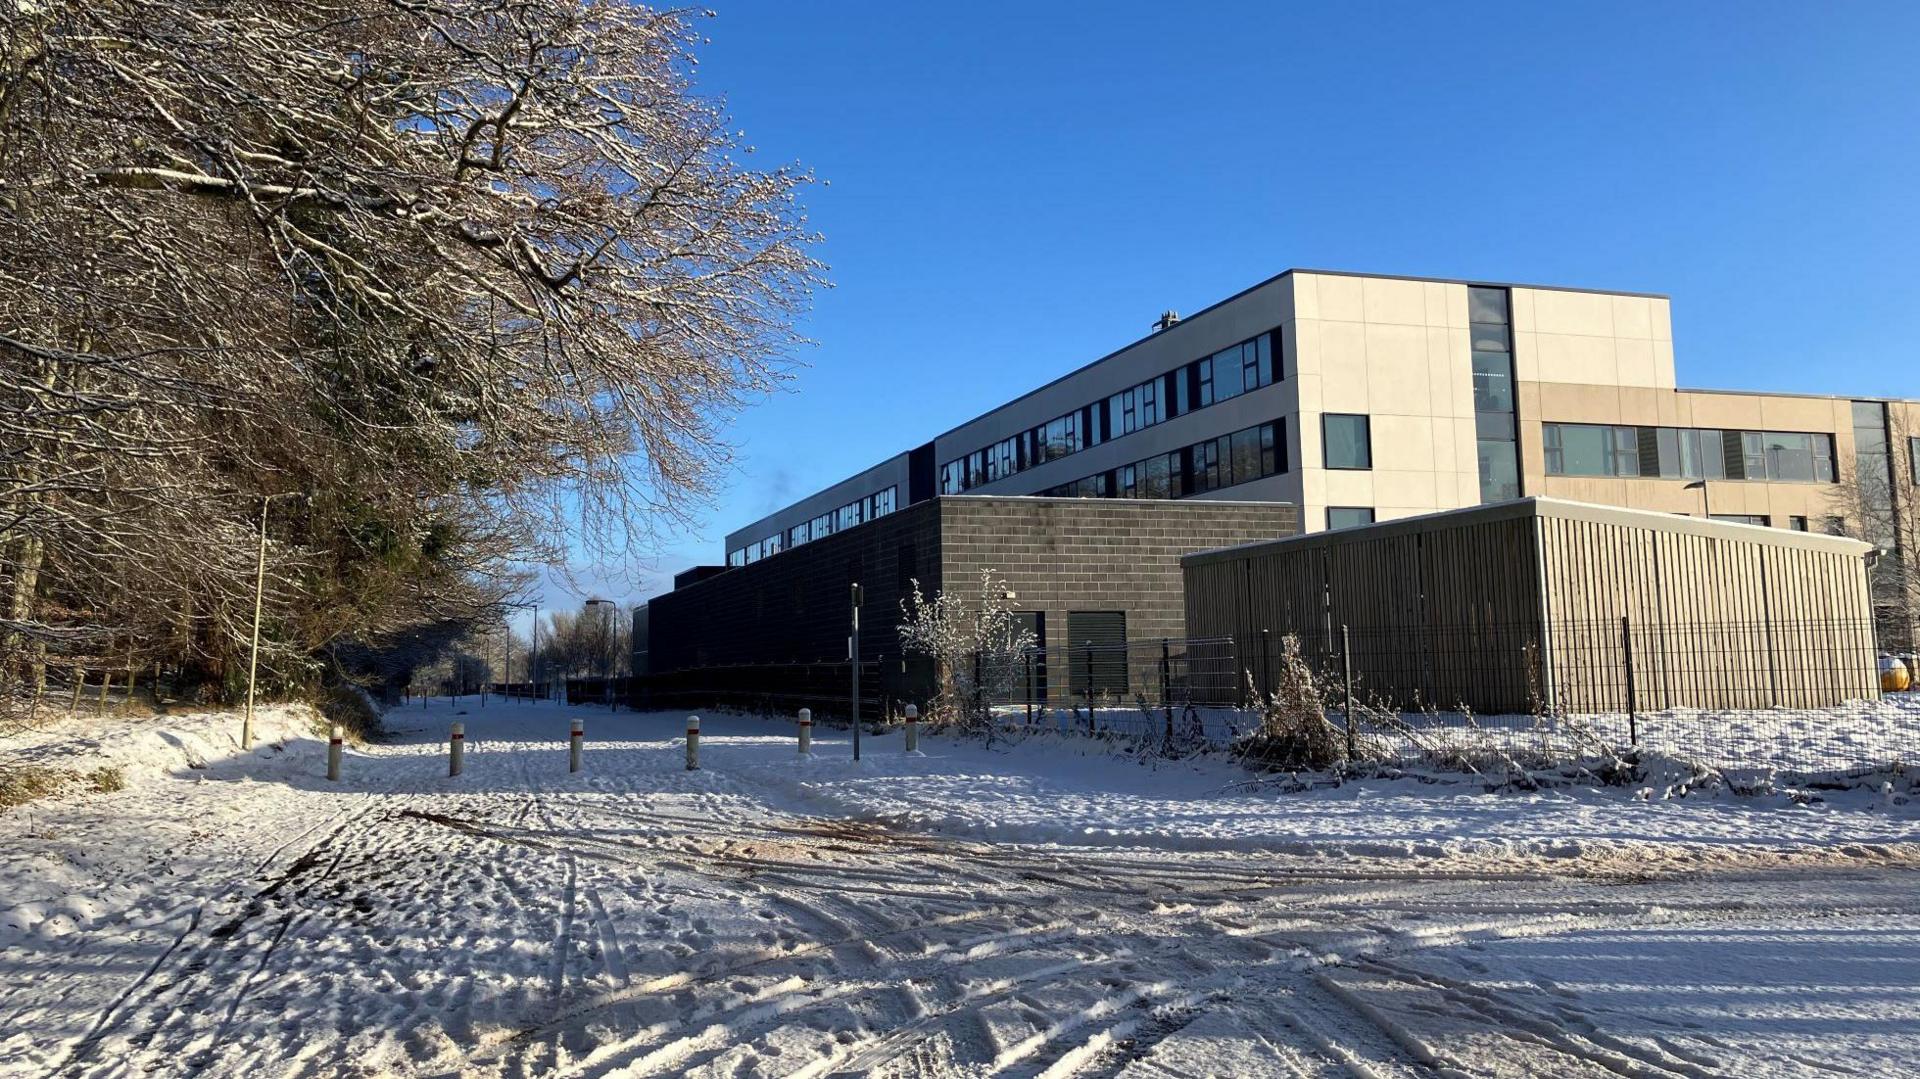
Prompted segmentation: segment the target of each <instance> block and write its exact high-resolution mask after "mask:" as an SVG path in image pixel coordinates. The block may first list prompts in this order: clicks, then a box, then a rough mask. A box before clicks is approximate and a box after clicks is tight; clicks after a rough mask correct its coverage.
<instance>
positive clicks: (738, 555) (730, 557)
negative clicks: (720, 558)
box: [727, 547, 747, 566]
mask: <svg viewBox="0 0 1920 1079" xmlns="http://www.w3.org/2000/svg"><path fill="white" fill-rule="evenodd" d="M746 564H747V551H746V548H744V547H743V548H741V549H740V550H737V551H728V552H727V565H729V566H744V565H746Z"/></svg>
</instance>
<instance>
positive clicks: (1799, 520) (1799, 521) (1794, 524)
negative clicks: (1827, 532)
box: [1787, 517, 1807, 532]
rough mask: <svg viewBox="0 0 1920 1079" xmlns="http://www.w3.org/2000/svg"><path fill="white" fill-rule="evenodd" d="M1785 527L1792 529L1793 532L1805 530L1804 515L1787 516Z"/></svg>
mask: <svg viewBox="0 0 1920 1079" xmlns="http://www.w3.org/2000/svg"><path fill="white" fill-rule="evenodd" d="M1787 527H1788V528H1791V529H1793V530H1794V531H1795V532H1805V531H1807V519H1806V518H1805V517H1789V518H1787Z"/></svg>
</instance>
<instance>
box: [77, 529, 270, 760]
mask: <svg viewBox="0 0 1920 1079" xmlns="http://www.w3.org/2000/svg"><path fill="white" fill-rule="evenodd" d="M283 497H285V494H275V495H268V496H267V497H265V498H263V499H261V500H260V554H259V557H258V559H257V560H256V562H255V564H254V569H253V646H252V647H251V648H250V649H248V652H247V717H246V719H244V720H242V721H241V723H240V748H241V749H243V750H250V749H252V748H253V690H254V680H255V678H256V676H257V675H258V674H259V672H260V610H261V608H262V606H264V603H265V598H266V593H267V507H268V506H271V505H272V504H273V500H274V499H276V498H283ZM103 696H104V691H103ZM128 696H132V682H131V681H129V682H128Z"/></svg>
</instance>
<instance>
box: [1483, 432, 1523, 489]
mask: <svg viewBox="0 0 1920 1079" xmlns="http://www.w3.org/2000/svg"><path fill="white" fill-rule="evenodd" d="M1519 497H1520V462H1519V459H1518V458H1517V457H1516V455H1515V454H1514V446H1513V443H1512V442H1510V441H1503V440H1500V439H1489V438H1483V439H1481V440H1480V501H1482V502H1505V501H1508V500H1509V499H1514V498H1519Z"/></svg>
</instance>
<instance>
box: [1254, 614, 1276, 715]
mask: <svg viewBox="0 0 1920 1079" xmlns="http://www.w3.org/2000/svg"><path fill="white" fill-rule="evenodd" d="M1254 692H1255V694H1256V695H1258V694H1261V693H1269V694H1270V693H1272V692H1273V634H1272V633H1271V632H1269V631H1267V630H1264V629H1263V630H1261V631H1260V684H1259V685H1257V686H1255V687H1254ZM1255 703H1256V704H1257V703H1259V702H1257V701H1256V702H1255Z"/></svg>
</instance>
